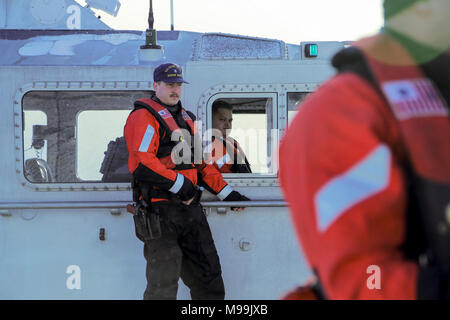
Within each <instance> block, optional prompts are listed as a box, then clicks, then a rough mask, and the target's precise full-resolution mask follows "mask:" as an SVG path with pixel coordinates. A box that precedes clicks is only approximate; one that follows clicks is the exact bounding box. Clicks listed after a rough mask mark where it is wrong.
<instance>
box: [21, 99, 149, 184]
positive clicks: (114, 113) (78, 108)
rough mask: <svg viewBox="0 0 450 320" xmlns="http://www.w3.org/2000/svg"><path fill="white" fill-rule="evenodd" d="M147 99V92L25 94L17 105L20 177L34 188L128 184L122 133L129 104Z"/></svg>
mask: <svg viewBox="0 0 450 320" xmlns="http://www.w3.org/2000/svg"><path fill="white" fill-rule="evenodd" d="M150 96H151V92H150V91H31V92H28V93H27V94H25V95H24V97H23V100H22V101H23V112H24V127H23V130H24V132H23V139H24V140H23V143H24V146H23V147H24V168H25V170H24V172H25V177H26V178H27V179H28V180H29V181H30V182H33V183H62V182H67V183H73V182H86V181H88V182H100V181H104V182H127V181H129V179H130V176H129V172H128V166H127V163H128V153H127V151H126V145H125V141H124V139H123V127H124V125H125V121H126V119H127V117H128V114H129V113H130V110H131V109H132V108H133V103H134V101H136V100H138V99H141V98H149V97H150ZM125 169H126V170H125Z"/></svg>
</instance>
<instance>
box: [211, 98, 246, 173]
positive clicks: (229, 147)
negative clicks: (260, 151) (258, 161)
mask: <svg viewBox="0 0 450 320" xmlns="http://www.w3.org/2000/svg"><path fill="white" fill-rule="evenodd" d="M232 124H233V106H232V105H231V104H229V103H228V102H226V101H224V100H220V99H219V100H216V101H214V102H213V105H212V128H213V135H212V149H211V161H212V162H213V164H214V166H215V167H216V168H217V169H218V170H219V171H220V172H221V173H251V172H252V170H251V168H250V164H249V162H248V160H247V157H246V156H245V153H244V151H243V150H242V148H241V146H240V145H239V143H238V142H237V141H236V140H235V139H233V138H232V137H230V132H231V129H232Z"/></svg>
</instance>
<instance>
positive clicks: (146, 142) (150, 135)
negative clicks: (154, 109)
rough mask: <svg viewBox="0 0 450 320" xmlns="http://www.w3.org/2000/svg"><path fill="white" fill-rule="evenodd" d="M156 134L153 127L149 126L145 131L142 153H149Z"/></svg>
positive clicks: (140, 148)
mask: <svg viewBox="0 0 450 320" xmlns="http://www.w3.org/2000/svg"><path fill="white" fill-rule="evenodd" d="M154 134H155V129H153V127H152V126H151V125H148V126H147V130H145V134H144V137H143V138H142V141H141V145H140V146H139V151H140V152H147V150H148V147H149V146H150V142H152V138H153V135H154Z"/></svg>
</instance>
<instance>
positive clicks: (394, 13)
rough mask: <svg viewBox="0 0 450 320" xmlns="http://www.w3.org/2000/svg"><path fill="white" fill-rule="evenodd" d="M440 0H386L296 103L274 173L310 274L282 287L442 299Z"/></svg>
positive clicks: (445, 279)
mask: <svg viewBox="0 0 450 320" xmlns="http://www.w3.org/2000/svg"><path fill="white" fill-rule="evenodd" d="M448 17H450V1H448V0H385V1H384V18H385V25H384V27H383V28H382V30H381V31H380V32H379V33H378V34H376V35H375V36H373V37H370V38H367V39H363V40H360V41H358V42H356V43H354V45H353V46H352V47H350V48H346V49H344V50H342V51H340V52H339V53H337V54H336V55H335V56H334V57H333V59H332V64H333V66H334V67H335V68H336V69H337V71H338V73H337V75H335V76H334V77H333V78H331V79H330V80H328V81H327V82H325V83H324V84H323V85H322V86H321V87H320V88H319V89H318V90H317V92H315V93H314V94H312V95H311V96H310V97H309V98H308V99H307V100H306V101H305V102H304V103H303V104H302V105H301V106H300V108H299V112H298V115H297V116H296V118H295V119H294V121H293V122H292V124H291V125H290V127H289V130H288V131H287V134H286V135H285V137H284V138H283V141H282V144H281V147H280V181H281V185H282V188H283V191H284V194H285V196H286V198H287V201H288V203H289V206H290V210H291V214H292V221H293V223H294V226H295V229H296V231H297V234H298V237H299V240H300V242H301V245H302V247H303V249H304V252H305V255H306V258H307V260H308V262H309V264H310V267H311V269H312V270H313V273H314V277H313V279H312V280H311V282H310V283H309V284H305V285H303V286H301V287H299V288H297V289H296V290H294V291H292V292H290V293H288V294H286V296H285V297H284V298H285V299H450V288H449V285H450V280H449V279H450V277H449V275H450V250H449V249H448V248H449V246H450V161H449V160H450V141H449V137H450V121H449V105H450V50H449V42H450V19H449V18H448Z"/></svg>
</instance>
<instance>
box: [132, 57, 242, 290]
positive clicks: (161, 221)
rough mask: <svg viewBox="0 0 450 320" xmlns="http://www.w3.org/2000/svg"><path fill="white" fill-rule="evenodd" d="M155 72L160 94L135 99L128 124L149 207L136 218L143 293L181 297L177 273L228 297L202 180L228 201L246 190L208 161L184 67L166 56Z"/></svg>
mask: <svg viewBox="0 0 450 320" xmlns="http://www.w3.org/2000/svg"><path fill="white" fill-rule="evenodd" d="M153 79H154V83H153V87H154V89H155V95H154V96H153V97H152V98H151V99H141V100H138V101H136V102H135V103H134V106H135V108H134V110H133V111H132V112H131V113H130V115H129V116H128V119H127V122H126V124H125V128H124V135H125V140H126V143H127V149H128V153H129V159H128V167H129V170H130V172H131V173H132V175H133V199H134V200H135V201H136V202H138V203H143V204H144V205H145V208H146V210H145V212H146V217H144V218H143V220H142V221H143V222H142V223H136V221H137V220H136V219H137V218H138V215H137V214H136V215H135V223H136V234H137V235H138V234H139V235H140V236H139V235H138V237H139V238H140V239H141V240H143V241H144V256H145V258H146V260H147V271H146V276H147V288H146V290H145V293H144V299H176V295H177V289H178V280H179V278H180V277H181V278H182V280H183V282H184V283H185V284H186V285H187V286H188V287H189V288H190V292H191V297H192V299H223V298H224V296H225V290H224V284H223V280H222V272H221V266H220V261H219V257H218V255H217V251H216V248H215V245H214V241H213V238H212V235H211V231H210V228H209V225H208V221H207V219H206V217H205V215H204V213H203V209H202V207H201V205H200V203H199V200H200V190H199V187H198V186H202V187H205V188H207V189H208V190H209V191H211V192H212V193H213V194H216V195H217V196H218V197H219V198H220V199H221V200H224V201H241V200H245V199H246V198H245V197H244V196H242V195H241V194H240V193H238V192H237V191H234V190H233V189H232V188H231V186H229V185H228V184H227V183H226V182H225V181H224V180H223V178H222V175H221V174H220V172H218V171H217V169H216V168H214V166H212V165H208V164H206V163H205V162H204V161H203V159H202V157H201V154H202V151H201V141H200V145H198V144H197V145H196V143H195V141H196V139H197V137H196V133H197V132H196V128H195V125H194V120H195V116H194V114H192V113H191V112H189V111H186V110H185V109H184V108H183V107H182V105H181V102H180V98H181V93H182V84H183V83H187V82H186V81H185V80H184V79H183V77H182V70H181V68H180V67H179V66H178V65H176V64H173V63H166V64H162V65H160V66H158V67H157V68H156V69H155V71H154V74H153ZM180 146H181V148H180ZM186 147H187V148H186ZM199 147H200V150H195V149H196V148H199ZM198 154H200V158H196V155H198ZM138 212H139V211H138ZM142 226H145V227H146V229H145V230H146V231H147V232H142V229H143V227H142ZM138 230H140V231H141V232H138ZM149 230H150V231H149ZM152 230H153V233H152ZM148 234H153V235H150V236H147V235H148ZM155 234H156V236H155Z"/></svg>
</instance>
